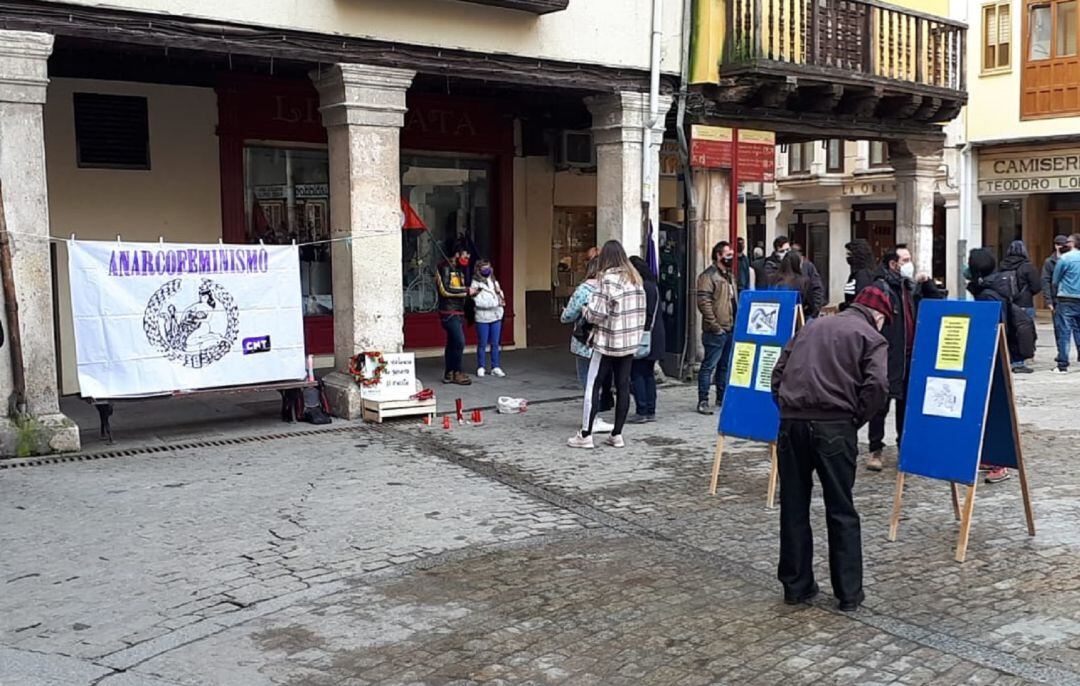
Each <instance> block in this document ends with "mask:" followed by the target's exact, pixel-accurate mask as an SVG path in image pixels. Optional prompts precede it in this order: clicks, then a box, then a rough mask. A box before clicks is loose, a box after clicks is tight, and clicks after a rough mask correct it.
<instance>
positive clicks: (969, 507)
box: [889, 324, 1035, 562]
mask: <svg viewBox="0 0 1080 686" xmlns="http://www.w3.org/2000/svg"><path fill="white" fill-rule="evenodd" d="M1005 350H1008V342H1007V341H1006V339H1005V326H1004V325H1000V324H999V325H998V341H997V349H996V351H995V353H994V357H995V360H996V363H997V364H1000V365H1001V366H1002V371H1003V376H1004V378H1005V392H1006V393H1007V394H1008V397H1009V403H1010V404H1011V405H1012V406H1013V408H1014V410H1013V412H1011V413H1010V416H1011V418H1012V419H1011V423H1012V434H1013V443H1014V444H1015V445H1016V471H1017V472H1019V474H1020V493H1021V496H1022V497H1023V500H1024V516H1025V517H1026V518H1027V527H1028V535H1029V536H1034V535H1035V514H1034V512H1033V511H1032V509H1031V493H1030V492H1029V490H1028V481H1027V469H1026V468H1025V467H1024V454H1023V449H1022V448H1021V446H1020V426H1019V424H1018V423H1017V420H1016V411H1015V407H1016V394H1015V392H1014V391H1013V382H1012V370H1011V369H1010V368H1009V363H1008V360H1007V359H1006V356H1005V353H1003V352H1002V351H1005ZM990 383H991V384H993V372H991V376H990ZM991 395H992V392H988V393H987V394H986V404H987V408H989V405H990V397H991ZM987 408H984V409H983V416H984V417H985V416H986V409H987ZM985 433H986V430H985V428H984V429H983V434H984V436H983V438H980V439H979V454H980V455H981V454H982V442H983V441H984V440H985ZM978 482H979V479H978V474H976V476H975V480H974V481H973V482H972V484H971V485H970V486H968V487H967V495H966V496H965V497H964V507H963V510H961V509H960V499H959V494H958V489H957V487H958V486H959V485H960V484H957V483H956V482H950V483H949V486H950V488H951V490H952V502H953V514H954V515H955V516H956V519H957V520H958V521H959V522H960V534H959V536H958V538H957V541H956V561H957V562H963V561H964V560H965V559H966V558H967V547H968V537H969V535H970V534H971V517H972V514H973V513H974V512H975V486H976V484H978ZM903 498H904V472H901V471H898V472H897V474H896V493H895V494H894V496H893V509H892V518H891V520H890V522H889V540H890V541H895V540H896V536H897V533H898V532H899V529H900V508H901V505H902V504H903Z"/></svg>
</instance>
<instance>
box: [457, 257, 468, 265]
mask: <svg viewBox="0 0 1080 686" xmlns="http://www.w3.org/2000/svg"><path fill="white" fill-rule="evenodd" d="M457 263H458V264H459V265H461V266H462V267H468V266H469V258H468V257H459V258H458V260H457Z"/></svg>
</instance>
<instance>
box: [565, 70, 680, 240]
mask: <svg viewBox="0 0 1080 686" xmlns="http://www.w3.org/2000/svg"><path fill="white" fill-rule="evenodd" d="M585 105H586V106H587V107H588V108H589V112H591V113H592V120H593V129H592V131H593V143H594V144H595V145H596V242H597V243H598V244H601V245H602V244H603V243H604V242H605V241H608V240H611V239H615V240H617V241H620V242H621V243H622V244H623V248H625V249H626V254H628V255H641V254H642V253H641V248H642V243H643V239H644V231H643V227H644V224H643V221H642V219H643V217H642V211H643V207H642V158H641V155H642V135H643V133H644V129H645V127H646V126H647V125H648V123H649V122H648V119H649V94H648V93H636V92H630V91H626V92H621V93H617V94H615V95H597V96H591V97H588V98H585ZM670 107H671V97H670V96H667V95H661V96H660V115H659V120H658V122H659V123H658V124H657V125H656V126H655V127H653V128H652V144H651V146H650V150H649V151H648V154H649V155H651V156H652V157H653V160H652V164H651V165H650V168H651V169H654V170H659V165H660V146H661V145H662V143H663V139H664V121H665V119H666V115H667V111H668V109H669V108H670ZM653 177H654V178H653V181H652V183H650V184H649V187H650V188H649V191H648V192H649V193H650V195H651V197H650V198H649V210H650V215H651V217H652V219H653V229H654V236H655V232H659V212H660V198H659V192H660V184H659V182H658V176H657V175H655V174H654V175H653Z"/></svg>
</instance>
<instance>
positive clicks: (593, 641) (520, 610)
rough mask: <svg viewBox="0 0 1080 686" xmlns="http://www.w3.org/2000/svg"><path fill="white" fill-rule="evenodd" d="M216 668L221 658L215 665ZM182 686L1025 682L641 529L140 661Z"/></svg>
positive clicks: (460, 571)
mask: <svg viewBox="0 0 1080 686" xmlns="http://www.w3.org/2000/svg"><path fill="white" fill-rule="evenodd" d="M207 665H214V667H213V669H212V670H208V669H207V668H206V666H207ZM138 672H139V673H145V674H150V675H153V674H166V675H168V677H169V678H170V679H173V680H177V681H179V683H181V684H186V685H191V686H195V685H197V684H208V683H222V684H224V683H230V684H271V683H273V684H289V685H294V686H299V685H301V684H309V685H318V684H337V683H350V684H408V683H424V684H448V683H454V684H474V683H492V684H524V683H533V684H561V683H566V684H628V685H629V684H642V685H646V684H716V683H722V684H776V683H801V684H811V683H814V684H855V683H859V684H869V683H882V684H884V683H895V684H932V683H964V682H968V683H986V684H989V683H993V684H1019V683H1023V680H1022V679H1020V678H1016V677H1009V676H1008V675H1005V674H1002V673H1001V672H998V671H996V670H993V669H989V668H987V667H985V666H982V665H980V664H978V663H977V662H973V661H970V660H964V659H960V658H957V657H955V656H953V655H950V654H949V653H946V652H943V651H940V650H934V649H931V648H927V647H925V646H922V645H920V644H919V643H917V642H915V641H911V640H904V639H900V638H897V637H896V636H894V635H892V634H891V633H889V632H887V631H883V630H880V629H876V628H874V627H872V626H868V625H867V624H865V623H862V622H857V621H851V620H850V619H849V618H847V617H845V616H842V615H840V614H837V613H835V612H832V611H829V610H826V609H823V608H822V607H817V606H799V607H788V606H785V605H783V604H781V603H778V602H776V597H775V594H774V593H772V592H771V591H770V590H768V589H766V588H762V587H760V586H758V585H755V584H751V583H748V582H746V581H744V580H741V579H739V578H736V577H732V576H728V575H723V574H717V570H716V569H715V568H714V567H712V566H711V565H709V564H707V563H705V562H702V561H699V560H695V559H692V558H687V557H686V556H684V555H681V554H680V553H679V551H677V550H673V549H672V548H670V547H668V546H665V545H664V544H663V543H658V542H653V541H649V540H647V539H643V538H640V537H633V536H604V537H601V538H593V539H590V540H589V543H588V546H582V545H581V541H579V540H569V541H563V542H553V543H550V544H548V545H544V546H540V547H534V548H524V549H517V550H508V551H500V552H494V553H491V554H488V555H483V556H479V557H476V558H472V559H469V560H465V561H461V562H457V563H453V564H448V565H444V566H441V567H438V568H435V569H430V570H426V571H423V572H420V573H418V574H414V575H409V576H406V577H402V578H398V579H388V580H385V581H382V582H380V583H377V584H372V585H360V586H357V587H356V588H353V589H350V590H349V591H346V592H342V593H335V594H331V595H328V596H324V597H322V598H319V599H318V600H316V601H314V602H311V603H301V604H298V605H296V606H294V607H292V608H289V609H288V610H286V611H283V612H280V613H276V614H274V615H271V616H267V617H263V618H260V619H258V620H256V621H253V622H250V623H248V624H246V625H244V626H243V627H239V628H237V629H236V630H233V631H230V632H227V633H223V634H219V635H217V636H214V637H212V638H210V639H207V640H205V641H200V642H198V643H194V644H191V645H188V646H184V647H181V648H179V649H177V650H175V651H172V652H170V653H169V654H167V655H162V656H161V657H159V658H156V659H154V660H151V661H149V662H147V663H145V664H143V665H140V666H139V668H138Z"/></svg>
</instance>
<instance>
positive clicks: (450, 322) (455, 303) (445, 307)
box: [435, 244, 476, 386]
mask: <svg viewBox="0 0 1080 686" xmlns="http://www.w3.org/2000/svg"><path fill="white" fill-rule="evenodd" d="M469 257H470V255H469V250H468V248H466V247H465V246H464V245H463V244H462V245H458V246H457V247H456V248H455V250H454V255H453V257H451V258H450V261H449V262H446V263H443V264H441V265H439V270H438V271H437V272H436V274H435V284H436V286H437V288H438V292H439V321H440V322H442V327H443V330H444V331H446V349H445V351H444V356H445V359H446V366H445V371H444V373H443V383H454V384H458V385H460V386H468V385H470V384H471V383H472V380H471V379H469V375H468V374H466V373H465V372H463V371H462V370H461V364H462V360H461V357H462V353H463V352H464V350H465V305H466V302H467V301H468V298H469V297H470V296H473V295H475V294H476V292H475V291H474V290H473V289H472V288H470V287H469V279H468V276H467V275H468V269H469Z"/></svg>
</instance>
